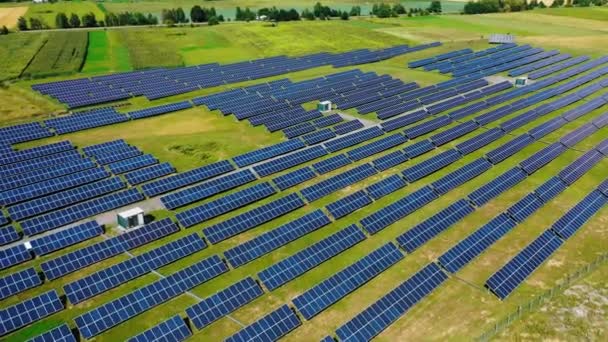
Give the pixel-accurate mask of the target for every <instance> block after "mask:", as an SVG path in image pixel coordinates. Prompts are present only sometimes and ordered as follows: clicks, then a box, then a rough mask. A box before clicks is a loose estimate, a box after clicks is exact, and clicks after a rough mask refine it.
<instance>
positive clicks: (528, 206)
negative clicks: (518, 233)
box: [507, 193, 544, 223]
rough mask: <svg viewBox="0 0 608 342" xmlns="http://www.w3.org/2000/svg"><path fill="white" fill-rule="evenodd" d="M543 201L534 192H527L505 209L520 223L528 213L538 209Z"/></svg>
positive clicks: (530, 213)
mask: <svg viewBox="0 0 608 342" xmlns="http://www.w3.org/2000/svg"><path fill="white" fill-rule="evenodd" d="M543 205H544V203H543V202H542V201H541V200H540V199H539V198H538V196H536V194H534V193H529V194H527V195H526V196H525V197H523V198H522V199H520V200H519V201H517V203H515V204H513V205H512V206H511V207H509V209H507V214H509V215H510V216H511V217H512V218H513V219H514V220H515V221H517V222H519V223H521V222H523V221H524V220H525V219H526V218H528V217H529V216H530V215H532V214H533V213H535V212H536V211H537V210H538V209H540V208H541V207H542V206H543Z"/></svg>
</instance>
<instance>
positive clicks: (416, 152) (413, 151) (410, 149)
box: [403, 140, 435, 159]
mask: <svg viewBox="0 0 608 342" xmlns="http://www.w3.org/2000/svg"><path fill="white" fill-rule="evenodd" d="M434 149H435V145H433V143H432V142H431V141H430V140H422V141H419V142H417V143H415V144H412V145H409V146H407V147H406V148H404V149H403V152H404V153H405V154H406V155H407V156H408V157H409V158H410V159H414V158H415V157H418V156H421V155H423V154H425V153H427V152H429V151H432V150H434Z"/></svg>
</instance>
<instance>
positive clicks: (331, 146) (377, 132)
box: [325, 126, 384, 152]
mask: <svg viewBox="0 0 608 342" xmlns="http://www.w3.org/2000/svg"><path fill="white" fill-rule="evenodd" d="M382 134H384V132H383V131H382V130H381V129H380V128H379V127H377V126H374V127H370V128H366V129H364V130H361V131H358V132H355V133H352V134H349V135H345V136H343V137H340V138H336V139H334V140H331V141H328V142H326V143H325V147H326V148H327V150H328V151H329V152H337V151H339V150H342V149H345V148H347V147H350V146H353V145H356V144H358V143H361V142H363V141H366V140H369V139H373V138H376V137H379V136H381V135H382Z"/></svg>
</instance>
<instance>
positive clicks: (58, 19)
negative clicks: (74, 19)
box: [55, 12, 70, 28]
mask: <svg viewBox="0 0 608 342" xmlns="http://www.w3.org/2000/svg"><path fill="white" fill-rule="evenodd" d="M55 26H56V27H57V28H70V21H69V20H68V16H67V15H65V13H63V12H59V13H57V15H56V16H55Z"/></svg>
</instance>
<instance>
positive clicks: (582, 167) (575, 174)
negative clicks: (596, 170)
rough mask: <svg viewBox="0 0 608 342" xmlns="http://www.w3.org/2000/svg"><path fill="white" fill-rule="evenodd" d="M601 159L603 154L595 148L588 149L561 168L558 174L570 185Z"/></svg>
mask: <svg viewBox="0 0 608 342" xmlns="http://www.w3.org/2000/svg"><path fill="white" fill-rule="evenodd" d="M603 159H604V155H603V154H601V153H600V152H598V151H596V150H590V151H589V152H587V153H585V154H584V155H582V156H581V157H580V158H578V159H577V160H575V161H574V162H572V163H571V164H570V165H568V166H566V168H564V169H562V171H560V173H559V174H558V175H559V177H560V178H561V179H562V180H563V181H564V182H565V183H566V184H568V185H572V184H573V183H574V182H575V181H576V180H577V179H579V178H580V177H582V176H583V175H584V174H585V173H587V171H589V170H590V169H591V168H592V167H593V166H595V165H596V164H597V163H599V162H600V161H601V160H603Z"/></svg>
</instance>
